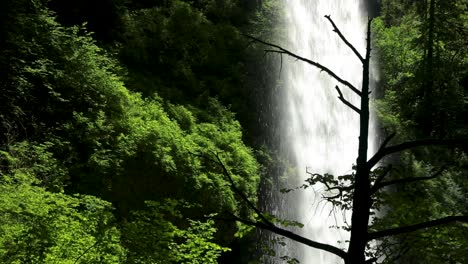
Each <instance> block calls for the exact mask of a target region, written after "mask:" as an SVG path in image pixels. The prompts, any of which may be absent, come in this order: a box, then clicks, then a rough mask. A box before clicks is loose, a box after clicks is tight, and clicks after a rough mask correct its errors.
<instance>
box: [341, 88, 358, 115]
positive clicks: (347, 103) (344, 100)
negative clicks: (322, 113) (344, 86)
mask: <svg viewBox="0 0 468 264" xmlns="http://www.w3.org/2000/svg"><path fill="white" fill-rule="evenodd" d="M335 89H336V90H337V91H338V95H339V96H338V99H340V101H341V102H343V104H345V105H346V106H348V107H349V108H351V109H353V110H354V111H355V112H356V113H358V114H361V110H359V108H357V107H356V106H354V105H353V104H351V103H350V102H349V101H348V100H346V99H345V98H344V97H343V93H341V90H340V88H338V85H337V86H335Z"/></svg>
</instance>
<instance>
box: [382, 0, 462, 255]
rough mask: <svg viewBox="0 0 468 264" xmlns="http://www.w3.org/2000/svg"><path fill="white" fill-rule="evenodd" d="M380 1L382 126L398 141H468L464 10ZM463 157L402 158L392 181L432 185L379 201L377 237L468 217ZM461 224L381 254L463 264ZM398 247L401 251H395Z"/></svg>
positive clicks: (436, 153)
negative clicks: (381, 213)
mask: <svg viewBox="0 0 468 264" xmlns="http://www.w3.org/2000/svg"><path fill="white" fill-rule="evenodd" d="M429 2H430V1H413V2H409V1H399V0H396V1H390V0H388V1H383V2H382V16H381V17H380V18H378V19H376V20H375V21H374V41H375V43H374V44H375V46H376V47H377V49H378V55H379V59H380V62H381V69H382V71H381V72H382V80H381V83H382V86H383V92H384V96H383V98H382V99H380V100H379V101H378V102H377V111H378V113H379V117H380V122H381V124H382V125H383V126H384V128H385V130H386V131H387V132H390V131H397V132H398V134H397V138H396V141H398V140H400V141H401V140H408V139H414V138H418V137H419V138H424V137H437V138H451V137H460V136H463V135H465V136H466V133H467V128H468V126H467V122H466V109H467V102H466V92H467V90H466V83H465V82H466V77H467V71H466V69H467V67H466V66H467V57H468V56H467V55H468V53H467V49H466V38H465V37H463V35H464V34H465V35H466V28H467V27H466V26H467V23H468V20H467V16H466V12H463V10H465V11H466V3H464V2H463V1H455V0H453V1H452V0H450V1H435V2H434V12H433V14H431V12H430V5H429ZM466 151H467V149H464V148H463V147H461V146H460V148H458V149H455V150H447V149H444V148H420V149H418V150H416V151H413V152H411V153H409V152H408V153H403V154H402V155H401V156H400V157H399V166H398V168H397V169H394V170H393V171H392V174H391V177H392V178H393V179H404V178H409V177H425V176H430V175H432V174H434V173H435V172H436V171H438V170H439V169H440V168H442V167H444V168H445V170H444V171H443V173H442V174H441V175H440V176H439V177H436V178H434V179H431V180H426V181H420V182H414V183H408V184H403V185H397V186H396V187H395V188H391V189H388V190H387V191H386V192H384V193H382V194H381V195H382V197H381V199H382V200H381V202H382V204H383V207H384V210H383V211H384V216H383V217H381V219H376V220H375V226H374V228H376V229H382V228H388V227H397V226H405V225H411V224H415V223H420V222H423V221H428V220H432V219H437V218H442V217H446V216H449V215H467V213H468V210H467V207H466V197H464V196H465V195H464V194H465V193H466V192H467V190H468V189H467V187H468V186H467V185H466V182H467V178H466V175H467V174H466V164H467V159H466ZM467 232H468V228H467V226H466V225H463V224H455V225H450V226H444V227H438V228H433V229H427V230H420V231H418V232H415V233H410V234H405V235H400V236H398V237H396V238H391V239H385V240H384V241H383V243H382V244H381V247H379V250H381V252H383V253H384V254H387V256H388V258H387V260H386V262H387V263H394V261H396V260H395V259H394V257H395V256H399V257H400V260H399V261H403V263H462V262H463V260H464V259H465V258H466V256H465V255H466V253H464V252H463V250H464V249H466V248H467V247H468V245H467V240H466V236H467ZM395 242H397V244H395Z"/></svg>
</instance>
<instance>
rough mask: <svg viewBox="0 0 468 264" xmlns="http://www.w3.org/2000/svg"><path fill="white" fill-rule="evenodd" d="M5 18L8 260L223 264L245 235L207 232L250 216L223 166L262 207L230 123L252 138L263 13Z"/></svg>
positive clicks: (102, 11) (131, 11)
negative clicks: (253, 24) (252, 33)
mask: <svg viewBox="0 0 468 264" xmlns="http://www.w3.org/2000/svg"><path fill="white" fill-rule="evenodd" d="M95 4H96V5H95ZM0 10H1V20H2V21H1V23H0V25H1V28H0V34H1V37H0V39H1V44H0V45H1V47H2V54H1V55H0V67H1V69H0V72H1V76H0V86H1V90H2V93H1V95H0V100H1V102H0V105H1V106H0V107H1V114H0V118H1V122H0V129H1V133H0V134H1V136H0V146H1V152H0V160H1V165H2V166H1V169H0V172H1V179H0V180H1V182H0V189H1V194H0V195H1V202H0V208H1V209H0V212H1V219H2V220H0V226H1V227H0V230H1V231H0V234H1V235H0V261H1V262H2V263H95V262H96V263H214V262H216V261H217V259H218V257H219V256H220V254H221V253H223V252H226V251H228V248H226V247H225V246H226V245H229V244H232V243H233V240H234V234H235V233H236V230H237V228H236V225H235V223H223V222H217V223H215V222H214V221H213V220H207V218H204V217H205V216H207V215H212V214H218V215H219V216H222V215H224V214H226V212H230V213H237V214H240V215H244V216H248V215H250V214H251V213H250V212H249V211H248V210H247V209H246V208H245V206H244V205H242V204H241V203H239V202H238V201H237V199H236V197H235V195H234V193H233V191H232V190H231V188H230V182H229V181H228V179H226V177H225V176H224V175H223V173H222V169H223V168H222V167H221V166H220V165H219V164H217V163H216V162H213V157H214V156H215V155H216V156H219V158H220V159H221V161H222V162H223V165H224V166H225V167H226V168H227V169H228V170H229V171H230V173H231V175H232V178H233V182H234V184H235V185H236V186H237V188H238V189H240V190H241V191H242V192H243V193H244V194H246V195H247V196H248V197H249V198H250V199H251V200H252V201H255V200H256V193H257V188H258V183H259V172H260V171H259V165H258V162H257V161H256V158H255V157H254V151H253V150H252V148H251V147H248V146H247V145H246V144H245V142H246V141H245V137H244V136H243V133H244V131H243V129H242V127H241V125H240V123H239V121H237V120H236V115H235V114H234V112H232V111H233V110H234V111H236V113H239V114H238V116H239V119H242V121H243V122H244V124H246V125H245V127H247V126H248V125H249V122H250V120H249V118H252V117H253V118H255V115H250V114H249V113H251V112H254V110H253V109H252V108H251V105H249V104H250V103H251V102H252V100H251V99H249V98H250V97H251V95H250V94H249V93H250V92H249V91H250V90H252V85H253V83H255V82H256V81H255V79H254V78H253V77H254V76H255V75H257V74H258V72H257V71H256V72H254V71H250V72H249V70H248V69H247V67H245V66H244V64H246V60H248V59H250V58H251V54H248V53H247V52H250V53H252V54H255V52H256V51H252V50H250V51H248V50H246V49H245V46H246V43H247V42H246V41H245V40H243V38H242V37H241V35H240V32H241V31H240V30H241V29H242V28H245V29H243V30H248V27H249V24H248V20H247V18H248V17H252V18H255V17H256V11H255V10H256V8H255V7H254V6H248V5H242V3H239V2H234V1H221V2H219V1H217V2H215V1H197V2H184V1H178V0H174V1H164V2H161V3H160V2H159V1H154V2H153V1H131V2H130V1H127V2H123V1H98V3H95V2H94V1H71V2H66V3H64V2H62V1H39V0H16V1H2V2H1V6H0ZM103 18H105V19H106V20H104V21H103V20H102V19H103ZM250 66H251V67H252V65H250ZM252 69H253V68H252ZM249 85H250V86H249ZM228 105H229V106H230V109H229V108H228V107H226V106H228ZM252 138H253V136H252V137H250V142H254V139H252ZM217 229H222V232H216V230H217ZM220 245H223V246H220Z"/></svg>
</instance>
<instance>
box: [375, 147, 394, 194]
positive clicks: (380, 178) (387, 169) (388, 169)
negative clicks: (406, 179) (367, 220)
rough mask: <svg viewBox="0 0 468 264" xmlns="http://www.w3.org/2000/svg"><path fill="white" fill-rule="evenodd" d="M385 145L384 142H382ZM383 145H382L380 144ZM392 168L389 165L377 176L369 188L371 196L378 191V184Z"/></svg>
mask: <svg viewBox="0 0 468 264" xmlns="http://www.w3.org/2000/svg"><path fill="white" fill-rule="evenodd" d="M384 144H385V142H384ZM382 145H383V144H382ZM392 168H393V166H392V164H389V165H388V166H387V167H386V168H385V170H384V171H383V172H382V174H380V175H379V177H378V178H377V179H376V180H375V181H374V185H373V186H372V187H371V189H370V193H371V195H372V194H374V193H375V192H376V191H377V190H378V189H379V187H378V186H379V185H380V183H381V182H382V181H383V179H384V178H385V176H387V174H388V173H389V172H390V171H391V170H392Z"/></svg>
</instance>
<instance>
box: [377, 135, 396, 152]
mask: <svg viewBox="0 0 468 264" xmlns="http://www.w3.org/2000/svg"><path fill="white" fill-rule="evenodd" d="M395 136H396V132H393V133H391V134H390V135H388V136H387V137H386V138H385V140H384V142H383V143H382V145H381V146H380V148H379V151H380V150H381V149H383V148H385V147H386V146H387V145H388V143H390V140H392V139H393V138H394V137H395Z"/></svg>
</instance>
